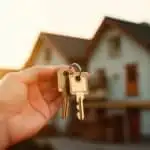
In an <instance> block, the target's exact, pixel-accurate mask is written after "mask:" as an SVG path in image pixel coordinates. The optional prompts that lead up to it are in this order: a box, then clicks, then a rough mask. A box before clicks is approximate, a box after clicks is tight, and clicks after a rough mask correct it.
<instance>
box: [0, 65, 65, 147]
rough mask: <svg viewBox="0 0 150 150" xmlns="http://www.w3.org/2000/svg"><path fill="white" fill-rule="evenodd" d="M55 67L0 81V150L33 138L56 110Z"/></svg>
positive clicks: (34, 69)
mask: <svg viewBox="0 0 150 150" xmlns="http://www.w3.org/2000/svg"><path fill="white" fill-rule="evenodd" d="M60 68H66V69H68V68H67V66H57V67H43V66H38V67H32V68H29V69H25V70H22V71H19V72H14V73H8V74H7V75H6V76H4V77H3V78H2V80H1V81H0V129H1V131H0V133H1V134H0V136H1V138H0V146H1V147H0V149H5V148H7V147H8V146H10V145H12V144H15V143H17V142H19V141H21V140H24V139H27V138H29V137H31V136H33V135H34V134H36V133H37V132H38V131H39V130H40V129H41V128H42V127H43V126H44V125H45V124H46V123H47V122H48V121H49V119H51V118H52V117H53V116H54V115H55V114H56V112H57V111H58V110H59V109H60V107H61V103H62V95H61V93H59V92H58V90H57V75H56V73H57V71H58V69H60Z"/></svg>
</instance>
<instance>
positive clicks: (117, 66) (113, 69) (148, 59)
mask: <svg viewBox="0 0 150 150" xmlns="http://www.w3.org/2000/svg"><path fill="white" fill-rule="evenodd" d="M117 32H120V31H118V30H113V31H111V32H106V34H105V35H104V37H103V39H102V40H101V41H100V43H99V44H98V46H97V48H96V50H95V52H94V54H93V55H92V57H91V60H90V61H89V64H88V71H89V72H94V71H96V69H98V68H105V69H106V71H107V74H108V82H109V93H108V97H109V98H110V99H120V100H121V99H122V100H124V99H127V100H128V99H134V100H136V99H138V100H139V99H140V100H148V99H149V100H150V92H149V89H150V84H149V83H150V81H149V75H150V69H149V65H150V55H149V54H148V53H147V52H146V50H145V49H144V48H143V47H141V46H140V45H139V44H137V43H136V42H135V41H134V40H133V39H131V38H130V37H129V36H127V35H125V34H122V33H121V56H120V57H118V58H110V57H109V56H108V43H107V38H108V37H110V36H111V34H113V33H117ZM134 62H137V63H138V66H139V68H138V71H139V90H140V95H139V96H137V97H134V98H131V97H127V96H126V95H125V90H126V89H125V69H124V67H125V65H126V64H128V63H134ZM114 74H117V75H118V77H119V78H118V79H117V80H116V79H115V78H113V75H114ZM149 118H150V113H149V112H146V111H143V112H142V113H141V132H142V134H147V133H150V119H149Z"/></svg>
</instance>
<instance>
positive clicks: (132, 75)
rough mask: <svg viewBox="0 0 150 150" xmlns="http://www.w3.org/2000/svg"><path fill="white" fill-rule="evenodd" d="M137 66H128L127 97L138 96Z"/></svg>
mask: <svg viewBox="0 0 150 150" xmlns="http://www.w3.org/2000/svg"><path fill="white" fill-rule="evenodd" d="M138 92H139V91H138V71H137V64H128V65H126V95H127V96H138Z"/></svg>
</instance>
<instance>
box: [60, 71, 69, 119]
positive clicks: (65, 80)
mask: <svg viewBox="0 0 150 150" xmlns="http://www.w3.org/2000/svg"><path fill="white" fill-rule="evenodd" d="M68 89H69V71H67V70H63V69H60V70H59V71H58V91H59V92H62V94H63V98H64V99H63V105H62V118H63V119H66V118H67V117H68V114H69V90H68Z"/></svg>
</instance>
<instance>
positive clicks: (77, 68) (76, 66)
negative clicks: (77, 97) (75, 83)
mask: <svg viewBox="0 0 150 150" xmlns="http://www.w3.org/2000/svg"><path fill="white" fill-rule="evenodd" d="M70 68H73V69H75V70H76V71H77V72H79V76H80V75H81V72H82V68H81V67H80V65H79V64H77V63H72V64H71V65H70Z"/></svg>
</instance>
